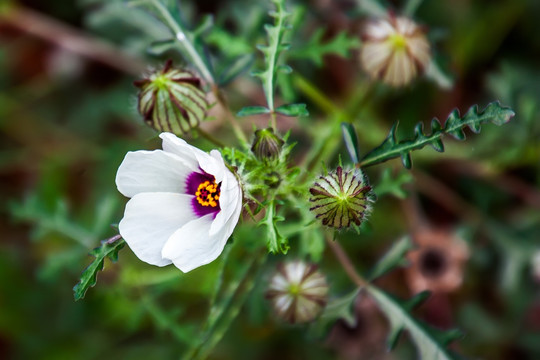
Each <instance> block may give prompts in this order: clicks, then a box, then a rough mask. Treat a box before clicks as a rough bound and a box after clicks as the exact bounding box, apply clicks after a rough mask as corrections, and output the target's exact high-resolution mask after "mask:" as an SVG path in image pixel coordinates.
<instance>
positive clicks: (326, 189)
mask: <svg viewBox="0 0 540 360" xmlns="http://www.w3.org/2000/svg"><path fill="white" fill-rule="evenodd" d="M309 192H310V193H311V195H312V196H311V198H310V199H309V201H311V203H312V204H313V207H311V209H310V210H311V211H313V212H314V213H315V215H316V217H317V218H318V219H321V220H322V223H323V225H326V226H329V227H333V228H338V229H339V228H342V227H349V226H351V223H355V224H356V225H360V224H361V223H362V221H363V220H364V219H365V218H366V217H367V215H368V214H369V213H370V211H371V202H372V201H373V194H372V191H371V186H369V184H368V181H367V178H366V177H365V175H364V174H363V173H362V171H361V170H359V169H354V170H349V171H344V170H343V168H342V167H341V166H338V167H337V169H336V170H335V171H333V172H331V173H329V174H328V175H327V176H320V177H319V179H318V180H317V182H315V183H314V184H313V186H312V187H311V189H309Z"/></svg>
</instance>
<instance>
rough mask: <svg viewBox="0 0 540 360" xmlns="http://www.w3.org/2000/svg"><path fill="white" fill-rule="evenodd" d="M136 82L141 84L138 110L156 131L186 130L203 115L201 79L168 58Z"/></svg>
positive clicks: (204, 108)
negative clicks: (162, 66) (156, 69)
mask: <svg viewBox="0 0 540 360" xmlns="http://www.w3.org/2000/svg"><path fill="white" fill-rule="evenodd" d="M135 86H137V87H138V88H140V92H139V95H138V100H139V102H138V107H137V109H138V110H139V113H140V114H141V115H142V116H143V117H144V120H145V122H146V123H147V124H148V125H150V126H151V127H153V128H154V129H156V130H158V131H166V132H172V133H174V134H185V133H187V132H188V131H189V130H190V129H192V128H195V127H197V126H198V125H199V122H200V121H201V120H203V119H204V117H205V116H206V111H207V110H208V102H207V100H206V95H205V93H204V92H203V91H202V90H201V80H200V79H199V78H197V77H196V76H195V75H193V74H192V73H191V72H189V71H186V70H181V69H175V68H173V67H172V62H171V61H170V60H169V61H168V62H167V63H166V64H165V66H164V68H163V69H162V70H160V71H156V72H154V73H152V74H151V75H150V76H148V77H147V78H145V79H143V80H140V81H136V82H135Z"/></svg>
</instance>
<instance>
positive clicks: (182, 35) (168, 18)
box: [147, 0, 215, 84]
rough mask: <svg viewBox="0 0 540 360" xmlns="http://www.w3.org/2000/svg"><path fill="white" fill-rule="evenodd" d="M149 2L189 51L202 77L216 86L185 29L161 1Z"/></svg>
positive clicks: (152, 0)
mask: <svg viewBox="0 0 540 360" xmlns="http://www.w3.org/2000/svg"><path fill="white" fill-rule="evenodd" d="M147 2H149V3H151V4H152V5H153V6H154V7H155V9H156V10H157V11H158V12H159V14H160V15H161V16H162V17H163V19H164V20H165V22H166V23H167V25H168V26H169V27H170V29H171V30H172V31H173V33H174V38H175V39H176V40H177V41H178V42H179V43H180V44H181V45H182V46H183V47H184V49H185V50H186V51H187V53H188V55H189V57H190V58H191V61H193V65H195V67H196V68H197V69H198V70H199V72H200V73H201V76H202V77H203V78H204V79H205V80H206V81H208V82H209V83H210V84H214V82H215V81H214V77H213V76H212V73H211V72H210V70H209V69H208V67H207V66H206V64H205V63H204V61H203V59H202V58H201V56H200V55H199V53H198V52H197V50H196V49H195V46H193V43H192V42H191V39H189V38H188V37H187V36H186V32H185V31H184V29H182V28H181V27H180V25H179V24H178V22H177V21H176V20H174V18H173V17H172V15H171V13H170V12H169V10H167V8H166V7H165V6H163V4H162V3H161V2H160V1H159V0H147Z"/></svg>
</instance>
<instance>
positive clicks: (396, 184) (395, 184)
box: [374, 168, 413, 199]
mask: <svg viewBox="0 0 540 360" xmlns="http://www.w3.org/2000/svg"><path fill="white" fill-rule="evenodd" d="M412 180H413V176H412V175H411V173H410V172H409V171H406V170H403V171H400V172H399V173H398V174H396V175H395V176H392V170H391V169H390V168H386V169H384V171H383V172H382V175H381V180H380V181H379V183H378V184H377V185H376V186H375V187H374V192H375V195H377V197H381V196H383V195H387V194H391V195H394V196H395V197H397V198H398V199H405V198H406V197H407V193H406V192H405V190H403V189H402V186H403V185H405V184H408V183H410V182H412Z"/></svg>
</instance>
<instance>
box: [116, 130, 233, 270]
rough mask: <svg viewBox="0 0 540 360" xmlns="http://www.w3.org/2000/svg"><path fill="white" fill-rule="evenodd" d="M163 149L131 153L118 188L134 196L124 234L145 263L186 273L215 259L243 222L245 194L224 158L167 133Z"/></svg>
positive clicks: (118, 178)
mask: <svg viewBox="0 0 540 360" xmlns="http://www.w3.org/2000/svg"><path fill="white" fill-rule="evenodd" d="M160 137H161V139H163V150H154V151H144V150H141V151H134V152H128V153H127V155H126V157H125V158H124V161H122V164H121V165H120V167H119V168H118V173H117V174H116V186H117V187H118V191H120V192H121V193H122V194H123V195H125V196H127V197H130V198H131V199H130V200H129V201H128V203H127V205H126V210H125V213H124V218H123V219H122V220H121V221H120V224H119V230H120V235H122V237H123V238H124V240H125V241H126V242H127V244H128V245H129V247H130V248H131V250H133V252H134V253H135V255H137V257H138V258H139V259H141V260H142V261H145V262H147V263H149V264H152V265H157V266H165V265H169V264H174V265H175V266H176V267H177V268H179V269H180V270H182V271H184V272H188V271H190V270H193V269H195V268H197V267H199V266H202V265H205V264H208V263H210V262H212V261H213V260H215V259H216V258H217V257H218V256H219V254H221V252H222V251H223V248H224V246H225V243H226V242H227V239H228V238H229V237H230V236H231V234H232V232H233V230H234V227H235V226H236V224H237V223H238V218H239V216H240V210H241V208H242V193H241V190H240V186H239V184H238V181H237V180H236V178H235V177H234V175H233V174H232V173H231V172H230V171H229V169H228V168H227V167H226V166H225V163H224V162H223V159H222V157H221V154H220V153H219V152H218V151H217V150H212V151H211V152H210V154H207V153H205V152H203V151H201V150H199V149H197V148H196V147H193V146H191V145H189V144H187V143H186V142H185V141H184V140H182V139H179V138H178V137H176V136H175V135H173V134H170V133H162V134H161V135H160Z"/></svg>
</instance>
